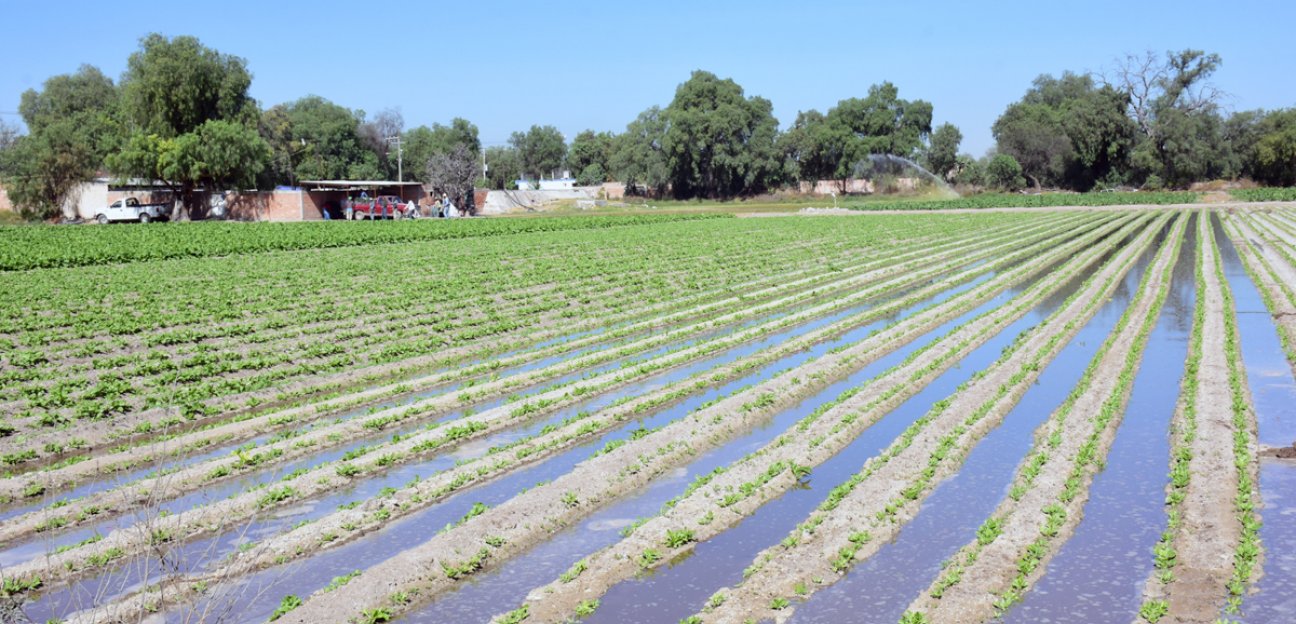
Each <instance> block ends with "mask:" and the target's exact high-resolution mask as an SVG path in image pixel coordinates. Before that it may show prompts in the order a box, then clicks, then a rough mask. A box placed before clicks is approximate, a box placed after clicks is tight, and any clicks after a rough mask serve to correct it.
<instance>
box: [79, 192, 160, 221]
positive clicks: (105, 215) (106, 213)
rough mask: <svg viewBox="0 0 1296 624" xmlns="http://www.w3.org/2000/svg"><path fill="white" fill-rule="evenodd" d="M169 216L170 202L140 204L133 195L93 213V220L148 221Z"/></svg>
mask: <svg viewBox="0 0 1296 624" xmlns="http://www.w3.org/2000/svg"><path fill="white" fill-rule="evenodd" d="M170 216H171V204H141V203H140V200H139V199H137V198H135V197H126V198H123V199H119V200H117V201H115V202H113V203H112V205H110V206H108V207H106V208H104V209H103V210H100V211H99V214H96V215H95V221H98V222H100V223H109V222H111V221H139V222H140V223H148V222H149V221H166V220H167V219H168V218H170Z"/></svg>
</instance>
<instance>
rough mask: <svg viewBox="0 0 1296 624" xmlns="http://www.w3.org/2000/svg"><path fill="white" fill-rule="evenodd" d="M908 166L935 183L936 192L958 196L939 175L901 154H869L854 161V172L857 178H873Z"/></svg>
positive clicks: (945, 195) (947, 195)
mask: <svg viewBox="0 0 1296 624" xmlns="http://www.w3.org/2000/svg"><path fill="white" fill-rule="evenodd" d="M905 168H908V169H912V170H914V171H915V172H917V173H918V175H919V176H920V177H922V178H924V179H927V180H930V181H931V182H932V184H933V185H935V187H936V189H937V190H938V192H939V193H940V194H941V195H942V196H944V197H949V198H954V197H959V194H958V191H955V190H954V188H953V187H951V186H950V185H949V184H948V183H946V182H945V180H943V179H941V177H940V176H938V175H936V174H934V173H932V172H930V171H928V170H927V169H925V168H924V167H923V166H922V165H920V164H918V163H916V162H914V161H912V160H909V159H908V158H905V157H903V156H896V155H894V154H869V156H868V159H867V161H863V160H861V161H860V162H858V163H855V167H854V172H855V177H857V178H870V179H872V178H874V177H875V176H877V175H878V174H880V173H881V174H888V173H898V172H899V171H901V170H903V169H905Z"/></svg>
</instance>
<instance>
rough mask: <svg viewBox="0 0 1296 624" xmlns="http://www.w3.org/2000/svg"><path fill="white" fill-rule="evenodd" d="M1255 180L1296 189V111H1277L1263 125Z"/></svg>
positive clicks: (1256, 150)
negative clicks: (1294, 186) (1295, 186)
mask: <svg viewBox="0 0 1296 624" xmlns="http://www.w3.org/2000/svg"><path fill="white" fill-rule="evenodd" d="M1253 153H1254V157H1253V161H1254V165H1253V167H1254V168H1253V171H1252V172H1251V175H1252V177H1254V178H1255V179H1256V180H1259V181H1260V182H1263V183H1265V184H1271V185H1275V186H1293V185H1296V108H1289V109H1286V110H1280V111H1274V112H1272V113H1269V114H1268V115H1266V116H1265V118H1264V121H1263V122H1262V123H1261V136H1260V139H1259V140H1258V141H1256V144H1255V148H1254V150H1253Z"/></svg>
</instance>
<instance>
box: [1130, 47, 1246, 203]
mask: <svg viewBox="0 0 1296 624" xmlns="http://www.w3.org/2000/svg"><path fill="white" fill-rule="evenodd" d="M1221 63H1222V60H1221V59H1220V57H1219V55H1218V54H1207V53H1206V52H1203V51H1201V50H1191V49H1189V50H1182V51H1179V52H1167V53H1166V54H1165V56H1164V57H1157V56H1156V55H1155V54H1152V53H1150V52H1149V53H1147V55H1145V56H1135V55H1129V56H1127V57H1126V58H1125V59H1124V60H1123V61H1121V62H1120V63H1119V64H1118V66H1117V68H1116V70H1115V72H1114V73H1115V78H1114V80H1113V84H1114V86H1115V87H1116V88H1117V89H1120V90H1121V91H1123V92H1124V93H1125V94H1126V95H1127V96H1128V102H1129V107H1128V112H1129V116H1130V118H1131V119H1133V120H1134V122H1135V124H1136V125H1137V126H1138V129H1139V141H1138V144H1137V145H1136V146H1135V148H1134V150H1133V152H1132V154H1131V158H1130V160H1131V164H1132V169H1133V174H1134V176H1135V177H1138V178H1141V179H1144V180H1147V181H1151V182H1152V183H1153V184H1152V185H1153V186H1157V185H1159V184H1161V183H1164V184H1168V185H1171V186H1187V185H1188V184H1190V183H1192V182H1194V181H1196V180H1200V179H1204V178H1210V177H1216V176H1221V175H1224V174H1225V173H1226V171H1227V170H1228V167H1227V165H1228V162H1229V155H1228V153H1227V149H1228V146H1227V143H1226V142H1225V140H1224V138H1223V131H1224V122H1223V120H1222V118H1221V117H1220V114H1219V105H1218V102H1219V100H1220V98H1221V97H1222V96H1223V93H1222V92H1220V91H1219V90H1218V89H1216V88H1215V87H1214V86H1213V85H1211V83H1210V77H1211V76H1212V75H1213V74H1214V73H1215V71H1216V70H1218V69H1219V67H1220V65H1221Z"/></svg>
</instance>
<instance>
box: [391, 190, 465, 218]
mask: <svg viewBox="0 0 1296 624" xmlns="http://www.w3.org/2000/svg"><path fill="white" fill-rule="evenodd" d="M405 212H406V214H411V215H414V214H419V211H418V206H416V205H415V204H414V200H412V199H411V200H410V202H409V204H408V205H406V206H405ZM428 216H429V217H434V218H443V219H453V218H457V217H462V216H464V214H463V212H461V211H460V210H459V208H458V207H457V206H455V204H454V202H453V201H451V199H450V196H449V195H447V194H445V193H442V194H441V197H439V198H438V197H436V196H435V195H433V196H431V197H430V198H429V203H428Z"/></svg>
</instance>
